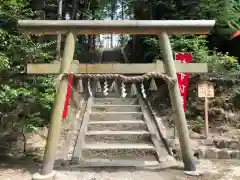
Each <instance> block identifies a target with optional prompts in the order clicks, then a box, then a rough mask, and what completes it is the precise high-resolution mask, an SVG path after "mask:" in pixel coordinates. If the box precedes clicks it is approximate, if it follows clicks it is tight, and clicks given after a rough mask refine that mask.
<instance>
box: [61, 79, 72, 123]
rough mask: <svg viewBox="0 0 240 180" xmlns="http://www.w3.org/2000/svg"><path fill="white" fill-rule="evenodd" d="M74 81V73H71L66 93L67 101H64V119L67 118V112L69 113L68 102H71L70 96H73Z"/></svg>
mask: <svg viewBox="0 0 240 180" xmlns="http://www.w3.org/2000/svg"><path fill="white" fill-rule="evenodd" d="M72 81H73V75H72V74H69V76H68V87H67V94H66V98H65V103H64V109H63V114H62V118H63V119H66V117H67V114H68V104H69V101H70V97H71V89H72Z"/></svg>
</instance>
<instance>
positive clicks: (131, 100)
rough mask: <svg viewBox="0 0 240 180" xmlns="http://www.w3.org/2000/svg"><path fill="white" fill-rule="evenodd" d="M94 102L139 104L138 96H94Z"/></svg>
mask: <svg viewBox="0 0 240 180" xmlns="http://www.w3.org/2000/svg"><path fill="white" fill-rule="evenodd" d="M93 103H94V104H96V105H98V104H114V105H136V104H139V103H138V100H137V99H136V98H94V99H93Z"/></svg>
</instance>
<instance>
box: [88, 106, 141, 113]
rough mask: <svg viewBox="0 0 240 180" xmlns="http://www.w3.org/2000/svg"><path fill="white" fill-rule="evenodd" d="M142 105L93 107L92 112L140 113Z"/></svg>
mask: <svg viewBox="0 0 240 180" xmlns="http://www.w3.org/2000/svg"><path fill="white" fill-rule="evenodd" d="M140 111H141V108H140V105H93V106H92V112H140Z"/></svg>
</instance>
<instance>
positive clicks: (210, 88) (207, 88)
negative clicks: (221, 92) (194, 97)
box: [198, 81, 214, 139]
mask: <svg viewBox="0 0 240 180" xmlns="http://www.w3.org/2000/svg"><path fill="white" fill-rule="evenodd" d="M198 97H200V98H204V133H205V138H206V139H207V138H208V133H209V123H208V98H213V97H214V85H213V83H211V82H208V81H203V82H201V83H199V84H198Z"/></svg>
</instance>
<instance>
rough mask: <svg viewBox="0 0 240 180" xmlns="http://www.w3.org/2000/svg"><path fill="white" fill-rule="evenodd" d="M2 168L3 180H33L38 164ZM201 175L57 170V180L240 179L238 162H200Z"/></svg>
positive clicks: (178, 169) (19, 163)
mask: <svg viewBox="0 0 240 180" xmlns="http://www.w3.org/2000/svg"><path fill="white" fill-rule="evenodd" d="M7 162H8V163H1V165H0V179H1V180H20V179H21V180H31V174H33V173H35V172H37V170H38V169H39V167H40V166H39V165H37V164H36V163H34V162H33V161H31V160H26V159H25V160H21V161H14V160H13V161H12V162H11V163H10V161H9V160H8V161H7ZM197 167H198V171H200V172H203V175H200V176H187V175H185V174H184V172H183V170H182V169H181V165H180V166H179V167H176V168H172V169H164V170H136V169H133V168H94V169H93V168H82V169H80V168H75V169H73V168H72V169H58V174H57V176H56V178H55V180H148V179H151V180H240V161H239V160H214V161H209V160H200V161H198V163H197Z"/></svg>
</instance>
